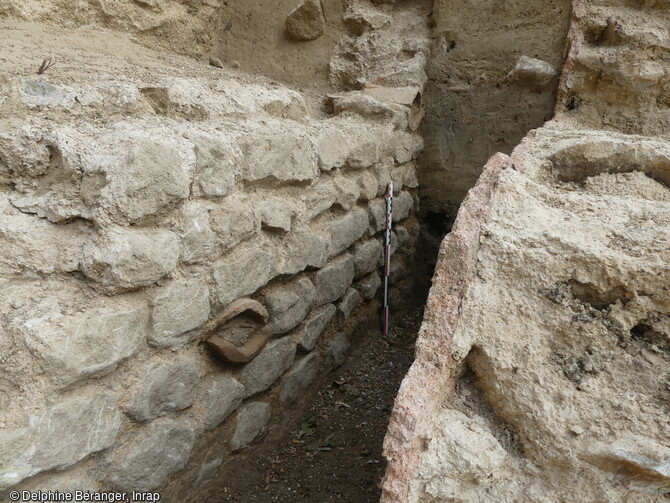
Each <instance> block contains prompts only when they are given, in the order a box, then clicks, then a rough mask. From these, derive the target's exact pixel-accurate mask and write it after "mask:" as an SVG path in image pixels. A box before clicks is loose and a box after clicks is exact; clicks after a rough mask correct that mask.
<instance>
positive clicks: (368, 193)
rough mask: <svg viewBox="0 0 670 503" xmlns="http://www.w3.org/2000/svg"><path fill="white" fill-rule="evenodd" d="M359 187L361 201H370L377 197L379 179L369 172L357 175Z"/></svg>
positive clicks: (361, 172)
mask: <svg viewBox="0 0 670 503" xmlns="http://www.w3.org/2000/svg"><path fill="white" fill-rule="evenodd" d="M357 182H358V187H359V188H360V190H361V193H360V196H359V199H361V200H363V201H370V200H371V199H374V198H375V197H377V187H378V183H377V177H376V176H375V175H374V174H373V173H371V172H370V171H368V170H365V171H360V172H358V173H357Z"/></svg>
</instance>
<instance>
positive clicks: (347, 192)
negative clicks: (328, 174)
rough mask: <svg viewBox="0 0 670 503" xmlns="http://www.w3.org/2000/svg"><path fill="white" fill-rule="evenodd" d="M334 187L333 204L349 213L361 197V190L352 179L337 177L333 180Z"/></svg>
mask: <svg viewBox="0 0 670 503" xmlns="http://www.w3.org/2000/svg"><path fill="white" fill-rule="evenodd" d="M333 186H334V187H335V191H336V196H335V202H336V203H337V204H338V205H339V206H341V207H342V209H344V210H346V211H349V210H350V209H351V208H353V207H354V205H355V204H356V201H358V199H359V198H360V197H361V188H360V186H359V185H358V182H357V181H356V180H355V179H354V178H353V177H347V176H338V177H335V178H333Z"/></svg>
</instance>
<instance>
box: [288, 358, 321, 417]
mask: <svg viewBox="0 0 670 503" xmlns="http://www.w3.org/2000/svg"><path fill="white" fill-rule="evenodd" d="M320 362H321V357H320V355H319V353H318V352H316V351H315V352H313V353H310V354H308V355H307V356H305V357H304V358H303V359H302V360H300V361H299V362H298V363H296V364H295V365H294V366H293V368H292V369H291V370H290V371H289V372H288V373H287V375H286V378H285V379H284V383H283V384H282V388H281V392H280V393H279V403H282V404H284V403H287V402H293V401H295V400H296V399H297V398H298V397H299V396H300V393H302V392H303V391H304V390H306V389H307V387H308V386H309V385H310V384H312V382H313V381H314V378H315V377H316V375H317V373H318V372H319V363H320Z"/></svg>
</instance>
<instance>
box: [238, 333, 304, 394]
mask: <svg viewBox="0 0 670 503" xmlns="http://www.w3.org/2000/svg"><path fill="white" fill-rule="evenodd" d="M295 351H296V349H295V344H294V343H293V340H291V338H290V337H284V338H282V339H278V340H274V341H270V342H269V343H268V344H267V346H265V348H264V349H263V351H261V352H260V354H259V355H258V356H257V357H256V358H254V359H253V360H251V361H250V362H249V363H247V364H246V365H245V366H244V368H243V369H242V371H241V372H240V375H239V379H240V382H241V383H242V384H243V385H244V388H245V390H244V397H245V398H247V397H250V396H251V395H255V394H256V393H260V392H261V391H265V390H266V389H268V388H269V387H270V386H272V384H274V382H275V381H276V380H277V379H279V377H280V376H281V375H282V374H283V373H284V371H285V370H286V369H288V368H289V367H290V366H291V364H292V363H293V359H294V358H295Z"/></svg>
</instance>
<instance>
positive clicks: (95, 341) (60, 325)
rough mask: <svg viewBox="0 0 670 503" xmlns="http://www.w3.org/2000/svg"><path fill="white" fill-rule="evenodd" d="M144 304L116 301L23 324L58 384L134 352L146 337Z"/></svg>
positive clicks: (105, 368)
mask: <svg viewBox="0 0 670 503" xmlns="http://www.w3.org/2000/svg"><path fill="white" fill-rule="evenodd" d="M147 319H148V310H147V308H146V306H143V305H141V304H139V305H138V304H137V303H135V302H133V303H119V304H116V306H115V307H114V306H112V307H96V308H92V309H90V310H88V311H86V312H85V313H76V314H74V315H69V316H63V315H62V314H60V313H58V314H56V315H54V316H48V315H47V316H42V317H40V318H36V319H31V320H28V321H27V322H26V323H25V324H24V326H23V327H24V328H23V330H24V336H25V341H26V344H27V346H28V347H29V348H30V350H31V351H32V352H33V353H35V354H37V355H39V356H40V357H41V358H42V359H43V360H44V364H45V368H46V370H47V372H48V373H49V374H50V375H51V376H52V378H53V379H54V380H55V381H56V382H58V383H59V384H61V385H68V384H72V383H74V382H77V381H79V380H81V379H85V378H87V377H91V376H94V375H98V374H101V373H103V372H109V371H111V370H113V369H114V368H115V366H116V364H118V363H119V362H120V361H122V360H124V359H125V358H128V357H129V356H131V355H132V354H134V353H135V352H136V351H137V350H138V349H139V348H140V346H141V345H142V343H143V341H144V339H145V337H146V328H145V327H146V324H147Z"/></svg>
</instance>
